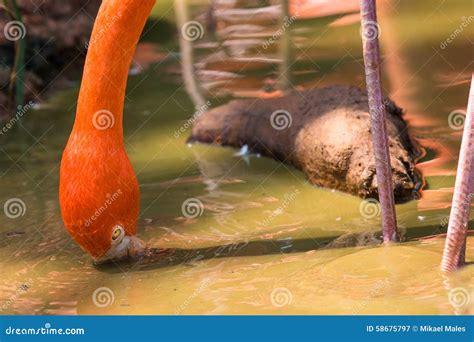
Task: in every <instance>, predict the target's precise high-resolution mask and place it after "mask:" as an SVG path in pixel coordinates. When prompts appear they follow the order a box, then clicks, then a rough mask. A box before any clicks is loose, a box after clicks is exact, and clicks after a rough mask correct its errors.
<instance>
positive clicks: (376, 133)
mask: <svg viewBox="0 0 474 342" xmlns="http://www.w3.org/2000/svg"><path fill="white" fill-rule="evenodd" d="M360 15H361V25H362V26H361V36H362V44H363V50H364V64H365V78H366V83H367V95H368V99H369V112H370V124H371V132H372V144H373V148H374V154H375V168H376V175H377V183H378V194H379V201H380V207H381V214H382V233H383V240H384V242H386V243H387V242H390V241H397V240H398V232H397V220H396V213H395V200H394V195H393V185H392V167H391V165H390V154H389V148H388V137H387V126H386V122H385V120H386V108H385V105H384V102H383V94H382V81H381V75H380V51H379V41H378V36H379V34H380V28H379V26H378V24H377V14H376V8H375V0H361V2H360Z"/></svg>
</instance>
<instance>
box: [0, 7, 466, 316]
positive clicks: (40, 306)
mask: <svg viewBox="0 0 474 342" xmlns="http://www.w3.org/2000/svg"><path fill="white" fill-rule="evenodd" d="M454 3H456V5H454ZM202 10H203V7H202V6H197V7H196V6H195V7H193V10H192V11H191V12H192V13H194V12H199V11H201V12H202ZM389 10H390V3H389V5H387V7H383V8H382V9H381V18H380V21H381V25H382V30H383V31H382V35H381V44H382V47H383V49H384V53H383V54H384V61H385V64H384V72H385V73H384V84H385V86H386V92H388V93H389V94H390V96H392V97H393V98H394V99H395V101H396V102H397V103H398V104H399V105H400V106H401V107H403V108H404V109H405V110H406V112H407V113H406V115H407V119H408V120H409V122H410V126H411V130H412V133H413V134H414V135H415V136H416V137H417V138H418V139H419V141H420V143H421V144H422V145H423V146H424V147H425V148H426V150H427V151H426V152H427V153H426V156H425V157H424V158H423V159H422V160H421V161H420V164H419V169H420V170H421V171H422V172H423V173H424V175H425V176H426V185H425V189H424V191H423V196H422V198H421V199H420V200H418V201H412V202H409V203H406V204H403V205H399V206H397V214H398V220H399V226H400V228H401V230H402V232H403V234H404V237H405V242H403V243H401V244H397V245H394V246H390V247H383V246H380V245H378V244H377V241H378V240H377V238H378V232H379V230H380V217H378V216H376V217H374V218H371V217H370V215H367V214H366V215H365V216H364V215H362V214H361V210H360V207H361V203H362V202H361V200H360V199H359V198H357V197H354V196H351V195H347V194H343V193H339V192H334V191H331V190H327V189H318V188H316V187H314V186H311V185H309V184H308V183H307V182H306V181H305V179H304V176H303V175H302V174H301V173H300V172H298V171H297V170H295V169H293V168H291V167H288V166H286V165H282V164H280V163H278V162H275V161H272V160H270V159H267V158H259V157H258V156H252V155H251V156H244V157H241V156H234V154H235V152H236V151H234V150H231V149H226V148H219V147H212V146H205V145H193V146H187V145H186V138H187V136H188V134H189V129H186V128H185V127H187V120H188V119H189V118H190V117H191V116H192V113H193V112H194V108H193V107H194V105H193V103H192V101H191V100H190V97H189V95H188V94H187V93H186V91H185V87H184V85H183V82H182V80H181V78H180V77H179V76H177V74H176V70H179V61H178V60H177V59H176V56H177V55H176V53H170V54H166V49H167V48H169V49H172V50H173V51H177V45H176V44H177V43H175V42H170V41H169V42H167V43H166V44H165V45H163V46H162V48H163V51H164V52H165V53H164V54H163V55H164V56H166V58H165V59H164V60H162V61H160V62H159V63H156V64H153V65H152V66H151V67H150V68H149V69H146V70H145V71H144V72H143V73H141V74H139V75H136V76H133V77H131V79H130V84H129V87H128V93H127V100H126V113H125V124H126V127H125V135H126V146H127V150H128V152H129V155H130V158H131V160H132V163H133V165H134V168H135V170H136V172H137V174H138V178H139V181H140V184H141V200H142V209H141V217H140V225H139V236H140V237H141V238H142V239H143V240H145V241H146V242H147V243H148V244H149V246H151V247H152V248H153V255H151V256H149V257H148V258H147V259H146V260H144V261H142V262H140V263H131V264H119V265H108V266H105V265H104V266H94V265H93V264H92V262H91V259H90V258H89V257H88V256H87V255H85V254H84V253H83V252H82V251H81V249H80V248H79V247H78V246H77V245H75V243H74V242H72V240H71V239H70V238H69V236H68V234H67V233H66V232H65V230H64V228H63V226H62V222H61V218H60V211H59V204H58V168H59V162H60V156H61V151H62V148H63V147H64V145H65V143H66V139H67V136H68V133H69V131H70V129H71V127H72V126H71V125H72V121H73V116H74V111H75V99H76V97H77V88H73V89H70V90H65V91H61V92H59V93H57V94H55V96H54V97H52V98H50V99H49V100H48V101H47V102H46V103H44V105H43V107H42V108H41V109H39V110H34V111H29V112H28V113H27V114H26V115H25V120H24V124H23V127H19V125H17V126H18V127H15V128H14V129H12V130H11V131H9V132H8V134H7V136H6V138H4V139H3V140H2V144H1V146H0V152H1V153H0V175H1V177H0V187H1V189H2V194H1V201H2V203H5V202H6V201H7V200H9V199H11V198H18V199H20V200H21V201H22V202H23V203H24V204H25V206H24V209H25V210H24V212H22V213H23V216H21V215H20V216H19V217H17V218H8V217H6V216H5V215H3V213H2V215H1V216H0V220H1V221H0V265H1V269H2V277H1V280H0V298H1V302H0V305H1V306H0V308H1V312H2V314H32V313H35V314H462V313H464V314H465V313H469V312H470V313H471V314H472V313H473V312H474V311H473V308H472V302H473V300H474V299H472V298H474V297H473V288H474V284H473V275H474V269H473V267H472V266H470V267H466V268H465V269H463V270H462V271H460V272H458V273H456V274H454V275H452V276H450V277H446V276H443V275H442V274H440V272H439V270H438V269H439V263H440V259H441V252H442V247H443V243H444V240H443V237H442V236H439V234H442V233H444V232H445V230H446V217H447V215H448V214H449V206H450V200H451V196H452V190H453V185H454V175H455V167H456V158H457V157H456V156H457V153H458V150H459V144H460V132H461V131H460V130H456V129H452V128H451V127H450V126H449V125H448V114H449V113H450V112H452V111H454V110H457V109H465V106H466V101H467V93H468V84H467V83H465V82H462V80H464V79H465V77H466V75H468V73H469V67H468V66H469V65H470V63H472V61H471V58H470V56H469V53H466V51H469V49H471V45H470V42H469V40H468V34H472V28H469V29H466V30H465V31H464V32H463V33H461V34H460V35H459V36H457V37H456V39H454V41H453V42H452V43H450V44H449V45H448V47H446V48H445V49H441V48H440V44H441V42H443V41H444V40H445V39H446V38H447V37H449V35H450V34H451V33H452V32H453V31H454V30H455V29H456V28H458V27H459V25H460V24H461V22H462V20H463V19H462V16H463V15H465V14H466V13H468V12H469V11H468V10H469V6H468V3H467V2H464V1H456V2H450V4H449V5H448V4H442V5H440V6H439V7H437V8H433V7H432V6H431V5H430V4H429V2H427V1H425V2H421V3H418V2H417V3H416V4H414V3H413V2H410V1H401V2H400V3H399V5H398V6H397V7H395V8H393V9H392V10H391V11H389ZM387 11H389V12H387ZM336 18H337V17H330V18H320V19H317V20H312V21H309V22H298V23H296V24H295V26H294V34H295V36H297V37H298V38H297V40H295V42H297V46H296V47H294V48H293V49H292V50H291V54H292V56H293V57H292V59H290V60H291V61H292V62H294V64H292V63H290V64H292V70H293V76H292V79H291V82H290V83H291V84H292V85H293V86H296V87H305V88H307V87H314V86H324V85H329V84H334V83H345V84H353V85H356V86H362V85H363V82H364V78H363V69H362V59H361V49H360V41H359V34H358V25H357V24H352V25H348V26H343V27H337V28H331V29H328V28H327V24H328V23H329V22H330V21H331V20H334V19H336ZM433 23H436V24H435V25H434V24H433ZM158 27H159V25H158ZM158 34H159V33H157V32H156V30H155V29H153V28H152V29H151V30H150V31H149V32H148V36H145V38H149V39H151V38H153V37H155V36H156V35H158ZM471 37H472V35H471ZM206 39H209V38H208V37H207V36H206V37H205V38H204V40H203V41H201V42H199V43H200V44H203V43H204V42H206ZM195 47H196V46H195ZM278 49H279V45H278V44H275V46H272V47H270V48H269V50H268V51H269V53H270V52H272V51H273V52H275V53H277V52H278V51H279V50H278ZM251 50H252V49H250V51H249V53H252V51H251ZM195 53H196V55H197V56H200V57H201V58H202V57H203V56H206V54H209V53H210V52H209V48H206V47H205V46H201V47H200V46H199V44H197V47H196V50H195ZM211 68H214V70H225V71H230V72H236V71H239V70H240V69H241V67H238V66H237V65H236V64H235V63H231V62H226V63H214V64H212V63H210V64H209V65H208V67H207V69H211ZM277 70H278V65H277V64H274V63H273V64H272V63H270V64H269V63H263V65H262V64H258V63H247V65H246V68H245V69H244V70H241V71H240V72H239V75H240V76H241V77H240V78H236V79H231V80H227V81H226V82H225V83H220V84H219V86H218V87H216V86H214V87H212V85H211V86H210V91H209V93H208V94H205V97H206V100H208V99H209V100H210V102H211V104H212V106H215V105H218V104H219V103H223V102H225V101H226V100H227V99H228V98H229V96H230V95H234V96H238V95H247V96H252V95H253V96H255V95H262V94H263V92H262V91H261V89H262V88H263V87H264V86H265V85H268V84H270V85H272V84H274V83H276V82H275V78H276V76H277V74H278V72H277ZM208 83H209V81H208ZM203 84H206V83H205V82H204V83H203ZM214 96H216V97H214ZM183 127H184V133H176V132H180V128H183ZM176 136H178V137H176ZM189 199H198V200H199V201H200V202H201V203H202V210H198V212H197V214H198V215H197V216H196V217H195V218H189V217H185V215H183V211H182V205H183V203H184V202H185V201H186V200H189ZM198 209H199V208H198ZM199 214H200V215H199ZM188 216H189V215H188ZM467 246H468V248H467V259H468V261H471V262H472V260H473V258H474V239H473V238H472V237H469V238H468V243H467ZM162 249H167V250H166V251H162ZM469 297H470V298H471V302H470V303H469V302H468V300H469Z"/></svg>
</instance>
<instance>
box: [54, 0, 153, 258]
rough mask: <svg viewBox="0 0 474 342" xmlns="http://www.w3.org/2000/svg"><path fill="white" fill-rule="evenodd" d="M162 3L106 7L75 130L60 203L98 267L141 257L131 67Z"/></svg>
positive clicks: (137, 0) (108, 1) (118, 0)
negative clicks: (128, 140) (129, 103)
mask: <svg viewBox="0 0 474 342" xmlns="http://www.w3.org/2000/svg"><path fill="white" fill-rule="evenodd" d="M154 4H155V0H104V1H102V4H101V7H100V10H99V13H98V15H97V19H96V21H95V24H94V28H93V31H92V35H91V40H90V44H89V46H88V54H87V58H86V62H85V66H84V74H83V79H82V84H81V89H80V93H79V99H78V103H77V113H76V117H75V121H74V126H73V129H72V132H71V135H70V137H69V140H68V142H67V145H66V147H65V149H64V152H63V155H62V159H61V168H60V185H59V200H60V207H61V215H62V218H63V222H64V225H65V226H66V229H67V230H68V232H69V233H70V235H71V236H72V238H73V239H74V240H75V241H76V242H77V243H78V244H79V245H80V246H81V247H82V249H84V250H85V251H86V252H87V253H89V254H90V255H91V256H92V257H93V258H94V259H96V260H97V261H107V260H111V259H121V258H126V257H130V256H137V255H139V254H140V253H141V252H143V250H144V247H145V246H144V243H143V242H142V241H141V240H139V239H138V238H137V237H136V236H135V234H136V230H137V221H138V214H139V207H140V191H139V187H138V181H137V177H136V175H135V172H134V170H133V168H132V165H131V163H130V160H129V158H128V156H127V153H126V151H125V148H124V141H123V127H122V117H123V107H124V98H125V88H126V83H127V78H128V73H129V68H130V64H131V61H132V58H133V55H134V51H135V48H136V45H137V43H138V39H139V37H140V34H141V32H142V30H143V27H144V25H145V22H146V20H147V18H148V16H149V14H150V12H151V10H152V8H153V6H154Z"/></svg>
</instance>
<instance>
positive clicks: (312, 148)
mask: <svg viewBox="0 0 474 342" xmlns="http://www.w3.org/2000/svg"><path fill="white" fill-rule="evenodd" d="M385 104H386V108H387V112H388V115H387V132H388V135H389V144H390V155H391V164H392V171H393V186H394V193H395V199H396V201H397V202H405V201H408V200H411V199H414V198H417V190H418V188H419V185H420V184H421V183H420V175H418V174H417V172H415V161H416V158H417V157H418V156H419V155H420V150H419V148H418V147H417V145H416V143H415V141H414V140H413V138H411V137H410V136H409V133H408V126H407V124H406V122H405V121H404V119H403V117H402V110H401V109H400V108H398V107H397V106H396V105H395V104H394V103H393V102H392V101H391V100H389V99H386V101H385ZM189 142H202V143H209V144H219V145H222V146H232V147H236V148H241V147H242V146H244V145H248V148H249V150H250V151H251V152H254V153H261V154H262V155H265V156H269V157H272V158H274V159H276V160H279V161H282V162H284V163H287V164H290V165H293V166H294V167H296V168H297V169H300V170H302V171H303V172H304V173H305V175H306V177H307V178H308V180H309V181H310V182H311V183H312V184H315V185H318V186H321V187H325V188H329V189H337V190H340V191H345V192H348V193H351V194H355V195H358V196H360V197H362V198H378V193H377V179H376V177H375V159H374V154H373V148H372V140H371V134H370V118H369V109H368V102H367V94H366V92H365V91H364V90H361V89H359V88H355V87H350V86H331V87H327V88H321V89H311V90H306V91H303V92H294V93H291V94H289V95H287V96H284V97H280V98H272V99H239V100H233V101H231V102H229V103H228V104H226V105H223V106H220V107H217V108H214V109H212V110H210V111H208V112H206V113H204V114H202V115H201V116H199V117H198V119H197V120H196V121H195V123H194V127H193V131H192V135H191V137H190V138H189Z"/></svg>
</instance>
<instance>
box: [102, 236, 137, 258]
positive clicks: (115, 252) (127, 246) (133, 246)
mask: <svg viewBox="0 0 474 342" xmlns="http://www.w3.org/2000/svg"><path fill="white" fill-rule="evenodd" d="M145 249H146V244H145V242H144V241H142V240H140V239H139V238H137V237H136V236H125V237H124V238H123V239H122V241H121V242H120V243H119V244H117V245H113V246H112V247H111V248H110V249H109V250H108V251H107V253H106V254H104V255H103V256H101V257H99V258H96V259H95V260H94V261H95V263H96V264H103V263H107V262H111V261H124V260H133V259H139V258H141V257H142V256H143V255H145Z"/></svg>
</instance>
